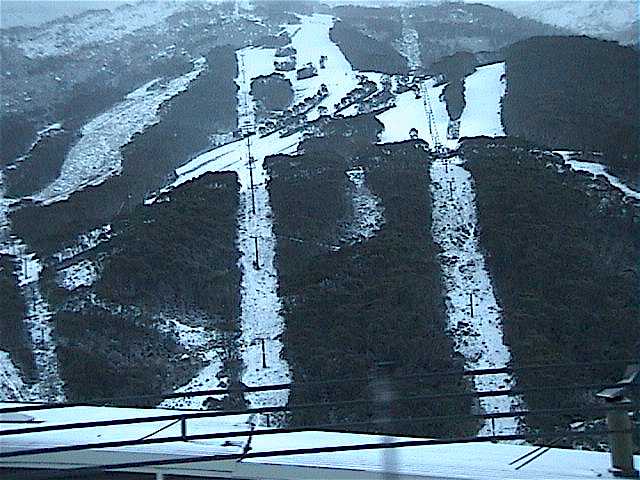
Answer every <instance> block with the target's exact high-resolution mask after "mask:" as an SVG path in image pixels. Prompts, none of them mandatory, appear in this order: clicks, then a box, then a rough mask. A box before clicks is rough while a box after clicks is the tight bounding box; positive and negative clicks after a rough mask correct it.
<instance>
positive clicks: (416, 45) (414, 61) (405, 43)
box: [396, 14, 422, 71]
mask: <svg viewBox="0 0 640 480" xmlns="http://www.w3.org/2000/svg"><path fill="white" fill-rule="evenodd" d="M396 49H397V50H398V51H399V52H400V54H401V55H402V56H404V57H405V58H406V59H407V65H408V66H409V70H410V71H415V70H417V69H419V68H420V67H422V58H421V56H420V41H419V38H418V32H417V31H416V29H415V28H413V27H411V26H410V25H409V22H408V18H407V15H406V14H403V15H402V41H399V42H397V45H396Z"/></svg>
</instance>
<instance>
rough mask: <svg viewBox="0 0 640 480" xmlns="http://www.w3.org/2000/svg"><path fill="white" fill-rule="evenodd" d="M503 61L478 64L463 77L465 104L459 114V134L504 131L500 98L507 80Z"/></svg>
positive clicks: (466, 135) (483, 133)
mask: <svg viewBox="0 0 640 480" xmlns="http://www.w3.org/2000/svg"><path fill="white" fill-rule="evenodd" d="M503 75H504V62H501V63H494V64H492V65H486V66H484V67H478V68H477V69H476V71H475V72H474V73H472V74H471V75H469V76H468V77H466V78H465V80H464V95H465V100H466V106H465V108H464V110H463V111H462V116H461V117H460V136H461V137H476V136H480V135H486V136H489V137H495V136H502V135H504V129H503V128H502V118H501V114H500V112H501V108H500V100H501V99H502V97H503V96H504V93H505V88H506V82H505V80H504V78H503Z"/></svg>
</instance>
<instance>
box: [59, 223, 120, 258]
mask: <svg viewBox="0 0 640 480" xmlns="http://www.w3.org/2000/svg"><path fill="white" fill-rule="evenodd" d="M112 235H113V232H112V230H111V225H110V224H106V225H103V226H102V227H99V228H96V229H94V230H91V231H90V232H87V233H83V234H82V235H79V236H78V238H77V239H76V241H75V243H74V244H73V245H71V246H70V247H65V248H64V249H62V250H60V251H59V252H56V253H54V254H53V255H52V256H53V258H55V259H56V260H57V261H58V263H62V262H64V261H65V260H69V259H71V258H73V257H76V256H78V255H80V254H82V253H85V252H88V251H89V250H91V249H92V248H95V247H97V246H98V245H100V244H101V243H104V242H107V241H109V240H110V239H111V237H112Z"/></svg>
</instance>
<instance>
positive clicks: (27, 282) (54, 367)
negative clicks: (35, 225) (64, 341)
mask: <svg viewBox="0 0 640 480" xmlns="http://www.w3.org/2000/svg"><path fill="white" fill-rule="evenodd" d="M0 253H4V254H8V255H12V256H13V257H14V258H15V265H16V269H15V274H16V276H17V277H18V284H19V285H20V288H21V291H22V294H23V296H24V300H25V305H26V310H27V311H26V318H25V319H24V323H25V325H26V326H27V329H28V331H29V336H30V338H31V345H32V348H33V359H34V362H35V367H36V374H37V377H38V380H37V381H36V383H35V384H34V385H33V386H32V387H31V388H30V393H29V396H30V399H33V400H51V401H61V400H64V392H63V382H62V380H61V378H60V372H59V370H58V358H57V355H56V349H55V347H56V346H55V342H54V341H53V337H52V326H51V323H50V320H51V317H52V315H53V314H52V312H51V309H50V308H49V304H48V303H47V301H46V300H45V299H44V297H43V296H42V292H41V291H40V272H42V264H41V262H40V260H38V258H37V257H36V255H35V254H33V253H30V252H29V251H28V247H27V245H25V244H24V243H23V242H22V241H20V240H19V239H17V238H15V237H11V239H10V241H9V242H7V243H4V244H3V245H1V246H0Z"/></svg>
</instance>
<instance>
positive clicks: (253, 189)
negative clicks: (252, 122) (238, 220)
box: [247, 137, 256, 215]
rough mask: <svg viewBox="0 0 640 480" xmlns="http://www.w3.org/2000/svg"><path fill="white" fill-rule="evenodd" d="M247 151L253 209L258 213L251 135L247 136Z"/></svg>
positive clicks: (254, 212)
mask: <svg viewBox="0 0 640 480" xmlns="http://www.w3.org/2000/svg"><path fill="white" fill-rule="evenodd" d="M247 152H248V155H249V181H250V184H251V211H252V212H253V214H254V215H255V214H256V194H255V187H254V184H253V157H252V156H251V137H247Z"/></svg>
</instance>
